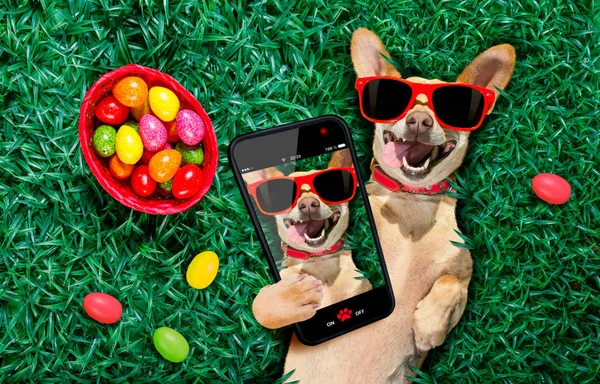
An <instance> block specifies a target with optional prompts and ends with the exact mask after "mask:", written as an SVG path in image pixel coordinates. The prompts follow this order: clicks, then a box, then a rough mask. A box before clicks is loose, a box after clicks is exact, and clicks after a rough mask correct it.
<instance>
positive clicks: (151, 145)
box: [140, 115, 167, 152]
mask: <svg viewBox="0 0 600 384" xmlns="http://www.w3.org/2000/svg"><path fill="white" fill-rule="evenodd" d="M140 137H141V138H142V143H144V148H146V149H147V150H149V151H151V152H155V151H158V150H160V149H162V148H164V146H165V144H166V143H167V129H166V128H165V126H164V125H163V123H162V121H160V120H158V119H157V118H156V117H155V116H152V115H144V116H142V118H141V119H140Z"/></svg>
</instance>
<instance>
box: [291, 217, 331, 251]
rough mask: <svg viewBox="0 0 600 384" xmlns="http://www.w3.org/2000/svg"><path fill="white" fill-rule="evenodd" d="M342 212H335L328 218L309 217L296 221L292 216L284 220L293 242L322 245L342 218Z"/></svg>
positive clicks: (314, 245)
mask: <svg viewBox="0 0 600 384" xmlns="http://www.w3.org/2000/svg"><path fill="white" fill-rule="evenodd" d="M340 215H341V213H340V212H334V213H333V214H332V215H331V216H329V218H327V219H308V220H301V221H296V220H292V219H290V218H287V219H284V220H283V222H284V224H285V226H286V227H287V237H288V241H289V242H290V243H291V244H302V243H306V244H308V245H310V246H313V247H320V246H321V245H323V244H324V243H325V240H326V239H327V235H328V234H329V232H331V229H332V228H333V227H334V226H335V225H336V224H337V222H338V221H339V219H340Z"/></svg>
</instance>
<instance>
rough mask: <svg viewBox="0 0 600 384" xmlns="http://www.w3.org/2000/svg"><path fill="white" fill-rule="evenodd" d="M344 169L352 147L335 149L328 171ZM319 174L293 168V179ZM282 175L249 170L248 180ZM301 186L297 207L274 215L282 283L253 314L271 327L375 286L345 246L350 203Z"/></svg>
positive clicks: (263, 295)
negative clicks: (329, 201)
mask: <svg viewBox="0 0 600 384" xmlns="http://www.w3.org/2000/svg"><path fill="white" fill-rule="evenodd" d="M342 167H346V168H351V167H352V158H351V155H350V151H349V150H347V149H346V150H342V151H337V152H335V153H334V154H333V155H332V158H331V160H330V161H329V164H328V169H331V168H342ZM317 172H320V170H311V171H308V172H294V173H292V174H290V175H288V177H294V178H297V177H301V176H306V175H310V174H314V173H317ZM281 176H284V175H283V173H281V171H279V170H278V169H276V168H266V169H262V170H259V171H255V172H251V173H246V174H244V175H243V178H244V180H245V181H246V183H248V185H251V184H254V183H257V182H260V181H264V180H267V179H271V178H274V177H281ZM299 188H301V190H300V197H299V198H298V200H297V201H296V202H295V205H294V206H293V207H292V209H291V210H289V211H288V212H285V213H282V214H277V215H274V216H273V217H274V219H275V222H276V225H277V232H278V235H279V237H280V238H281V247H282V250H283V253H284V258H283V260H282V263H281V265H282V267H283V269H281V270H280V275H281V279H282V281H281V282H279V283H278V284H275V285H269V286H266V287H264V288H263V289H262V290H261V292H260V294H259V295H258V296H257V298H256V300H255V301H254V304H253V312H254V315H255V316H256V318H257V320H258V321H259V323H261V324H262V325H263V326H265V327H267V328H272V329H275V328H281V327H283V326H286V325H289V324H293V323H296V322H299V321H304V320H307V319H309V318H311V317H312V316H314V314H315V313H316V311H317V309H319V308H322V307H326V306H328V305H331V304H335V303H337V302H340V301H343V300H345V299H348V298H350V297H353V296H356V295H358V294H360V293H363V292H366V291H369V290H371V289H372V286H371V283H370V282H369V280H368V279H365V278H363V277H362V275H361V274H360V272H359V271H358V270H357V267H356V265H355V264H354V261H353V260H352V252H351V251H350V250H348V249H345V248H346V247H344V234H345V232H346V229H347V228H348V223H349V219H350V211H349V208H348V202H344V203H341V204H329V205H328V204H326V203H325V202H324V201H323V199H322V198H321V197H319V195H317V194H316V193H315V191H313V190H312V187H311V186H310V185H308V184H303V185H302V186H299ZM340 320H342V319H340ZM344 320H345V319H344Z"/></svg>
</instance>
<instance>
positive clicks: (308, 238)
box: [304, 233, 312, 241]
mask: <svg viewBox="0 0 600 384" xmlns="http://www.w3.org/2000/svg"><path fill="white" fill-rule="evenodd" d="M304 238H305V239H306V240H308V241H311V240H312V239H311V238H310V237H308V235H307V234H306V233H305V234H304Z"/></svg>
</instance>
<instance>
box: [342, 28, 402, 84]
mask: <svg viewBox="0 0 600 384" xmlns="http://www.w3.org/2000/svg"><path fill="white" fill-rule="evenodd" d="M350 54H351V55H352V62H353V63H354V70H355V71H356V74H357V75H358V77H368V76H396V77H400V73H399V72H398V70H397V69H396V68H394V66H393V65H391V64H390V63H389V62H387V61H386V60H385V59H384V58H383V57H382V55H384V56H387V57H388V58H389V57H390V54H389V53H388V52H387V51H386V49H385V46H384V45H383V44H382V43H381V40H379V37H377V35H376V34H374V33H373V32H371V31H369V30H368V29H366V28H359V29H357V30H356V31H355V32H354V34H353V35H352V44H351V46H350Z"/></svg>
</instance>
